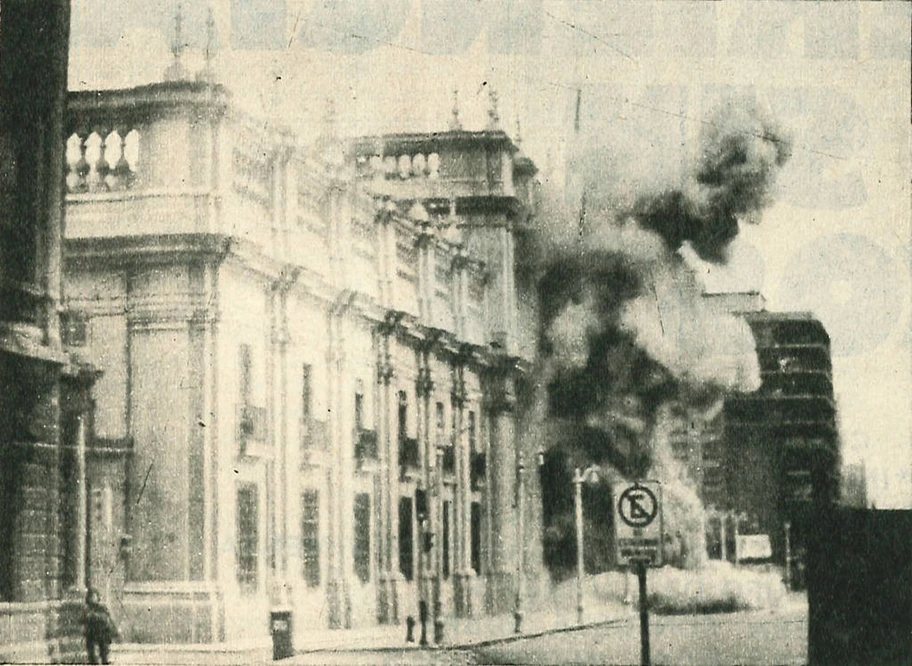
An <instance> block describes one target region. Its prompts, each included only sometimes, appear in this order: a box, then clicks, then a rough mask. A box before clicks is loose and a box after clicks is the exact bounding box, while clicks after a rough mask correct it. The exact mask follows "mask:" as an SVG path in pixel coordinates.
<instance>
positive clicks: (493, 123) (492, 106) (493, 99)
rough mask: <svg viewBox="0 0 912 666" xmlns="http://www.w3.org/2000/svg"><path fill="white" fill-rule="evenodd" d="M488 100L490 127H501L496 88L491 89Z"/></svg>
mask: <svg viewBox="0 0 912 666" xmlns="http://www.w3.org/2000/svg"><path fill="white" fill-rule="evenodd" d="M488 100H489V104H488V129H489V130H497V129H500V113H499V112H498V110H497V91H496V90H494V88H490V89H489V93H488Z"/></svg>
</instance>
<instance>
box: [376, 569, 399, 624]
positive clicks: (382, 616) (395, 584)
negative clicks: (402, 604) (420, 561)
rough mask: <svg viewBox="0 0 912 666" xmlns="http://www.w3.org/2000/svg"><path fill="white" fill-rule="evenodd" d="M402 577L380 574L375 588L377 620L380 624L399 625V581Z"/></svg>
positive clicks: (395, 574) (390, 573) (393, 574)
mask: <svg viewBox="0 0 912 666" xmlns="http://www.w3.org/2000/svg"><path fill="white" fill-rule="evenodd" d="M401 579H402V575H401V574H399V573H392V572H387V573H384V574H381V576H380V582H379V584H378V586H377V595H378V599H377V619H378V621H379V622H380V624H399V581H400V580H401Z"/></svg>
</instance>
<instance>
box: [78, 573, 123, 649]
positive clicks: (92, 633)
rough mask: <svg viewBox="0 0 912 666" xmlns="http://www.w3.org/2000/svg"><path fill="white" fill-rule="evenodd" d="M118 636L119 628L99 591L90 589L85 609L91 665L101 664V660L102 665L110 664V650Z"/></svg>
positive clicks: (86, 637)
mask: <svg viewBox="0 0 912 666" xmlns="http://www.w3.org/2000/svg"><path fill="white" fill-rule="evenodd" d="M117 635H118V633H117V626H116V625H115V624H114V620H112V619H111V614H110V613H109V612H108V609H107V607H105V605H104V604H103V603H101V598H100V597H99V595H98V591H97V590H95V589H93V588H91V587H90V588H89V589H88V591H87V592H86V608H85V639H86V651H87V652H88V653H89V663H90V664H97V663H99V661H98V660H99V658H100V659H101V662H100V663H102V664H108V663H110V662H109V661H108V655H109V649H110V646H111V641H112V640H113V639H114V638H116V637H117Z"/></svg>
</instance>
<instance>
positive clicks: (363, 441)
mask: <svg viewBox="0 0 912 666" xmlns="http://www.w3.org/2000/svg"><path fill="white" fill-rule="evenodd" d="M355 458H356V459H357V460H358V461H359V462H364V461H366V460H376V459H377V433H376V432H374V431H373V430H358V431H357V432H356V433H355Z"/></svg>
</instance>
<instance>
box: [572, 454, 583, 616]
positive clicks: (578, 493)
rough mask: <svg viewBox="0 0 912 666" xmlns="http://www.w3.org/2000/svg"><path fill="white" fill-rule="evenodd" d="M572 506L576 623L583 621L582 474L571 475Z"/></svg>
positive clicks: (576, 472)
mask: <svg viewBox="0 0 912 666" xmlns="http://www.w3.org/2000/svg"><path fill="white" fill-rule="evenodd" d="M573 507H574V509H575V511H576V623H577V624H582V623H583V475H582V474H580V470H579V467H577V468H576V471H575V473H574V475H573Z"/></svg>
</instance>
